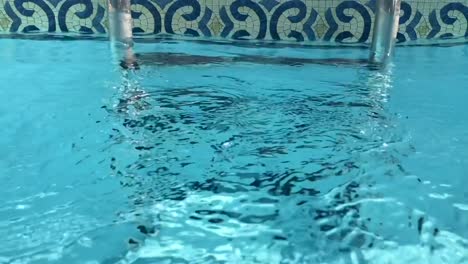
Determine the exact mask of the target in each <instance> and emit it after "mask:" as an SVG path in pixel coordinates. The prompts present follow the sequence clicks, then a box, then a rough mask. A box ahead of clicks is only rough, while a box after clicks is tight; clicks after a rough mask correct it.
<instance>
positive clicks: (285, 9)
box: [0, 0, 468, 43]
mask: <svg viewBox="0 0 468 264" xmlns="http://www.w3.org/2000/svg"><path fill="white" fill-rule="evenodd" d="M375 2H376V0H131V3H132V18H133V23H134V27H133V31H134V33H135V35H138V34H178V35H189V36H203V37H214V38H229V39H257V40H283V41H299V42H302V41H331V42H340V43H366V42H369V41H370V40H371V38H372V29H373V20H374V12H375ZM106 7H107V3H106V0H0V32H23V33H28V32H37V31H43V32H73V33H81V34H96V33H106V32H107V27H108V26H107V25H108V22H107V10H106ZM401 10H402V13H401V19H400V29H399V33H398V36H397V38H398V41H399V42H406V41H411V40H417V39H447V38H457V37H468V0H463V1H456V0H412V1H410V0H407V1H403V2H402V6H401Z"/></svg>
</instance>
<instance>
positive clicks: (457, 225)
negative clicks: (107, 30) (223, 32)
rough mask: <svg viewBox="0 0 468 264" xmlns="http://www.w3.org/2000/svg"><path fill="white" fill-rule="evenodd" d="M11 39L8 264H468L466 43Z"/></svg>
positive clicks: (6, 103)
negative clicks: (131, 63)
mask: <svg viewBox="0 0 468 264" xmlns="http://www.w3.org/2000/svg"><path fill="white" fill-rule="evenodd" d="M0 46H1V47H2V49H1V50H0V61H1V62H2V65H4V67H3V68H2V70H1V71H0V79H1V80H2V83H3V84H2V89H0V97H1V98H3V103H2V104H1V105H0V126H1V128H2V129H1V137H0V182H1V183H2V191H1V199H0V236H1V238H2V239H1V240H0V263H105V264H108V263H269V264H270V263H271V264H274V263H282V264H283V263H468V255H467V253H466V252H468V228H466V227H467V226H468V191H467V189H466V186H467V178H466V175H467V173H468V111H467V109H466V98H468V90H467V89H466V85H465V84H466V83H467V82H468V74H467V73H466V71H465V69H467V66H468V60H467V58H468V46H454V47H413V48H409V47H408V48H405V47H400V48H399V49H397V54H396V57H395V59H394V63H393V65H392V66H391V67H389V69H387V70H380V71H376V70H372V69H368V68H367V67H365V66H364V65H362V63H361V62H360V61H356V59H365V58H366V57H367V53H368V51H367V50H366V49H349V48H347V49H340V48H328V49H317V48H316V49H311V48H298V47H294V48H292V47H285V46H283V47H281V48H275V47H255V48H253V47H248V46H246V47H243V46H236V45H228V44H226V43H224V44H222V45H221V44H215V43H193V42H177V41H167V42H161V43H153V44H149V43H146V44H143V43H138V44H137V45H136V47H135V48H136V52H137V53H139V54H141V55H140V58H142V61H141V66H140V67H141V69H140V70H138V71H135V72H132V71H129V72H126V71H122V70H121V69H120V68H119V67H118V65H117V63H116V62H115V61H114V59H113V55H112V53H111V51H110V49H109V44H108V43H107V42H105V41H91V40H88V41H52V40H51V41H33V40H9V39H0ZM155 52H157V53H159V54H166V55H167V54H168V53H170V54H172V53H185V55H184V58H185V59H184V60H182V59H181V58H180V57H173V56H172V57H171V56H170V57H169V58H168V57H167V56H166V57H165V58H166V60H165V62H164V63H158V62H155V61H154V59H155V58H161V55H158V56H159V57H158V56H156V55H155ZM150 53H152V54H150ZM207 57H209V58H213V57H216V58H218V59H216V60H214V61H213V59H207ZM240 57H242V58H244V59H241V60H239V59H235V58H240ZM143 58H145V59H144V60H143ZM167 58H168V59H167ZM174 58H176V59H174ZM220 58H221V59H220ZM337 58H339V60H336V59H337ZM152 59H153V61H152ZM307 59H310V60H308V62H314V63H304V61H307ZM349 60H352V61H351V62H350V61H349ZM294 61H296V63H292V62H294ZM298 61H299V62H300V63H297V62H298ZM345 62H346V63H345ZM290 64H293V65H294V66H291V65H290ZM327 64H328V65H327Z"/></svg>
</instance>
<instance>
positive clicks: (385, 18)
mask: <svg viewBox="0 0 468 264" xmlns="http://www.w3.org/2000/svg"><path fill="white" fill-rule="evenodd" d="M107 1H108V8H109V29H110V30H109V37H110V40H111V43H112V47H113V48H116V47H118V46H123V49H122V48H120V49H119V51H120V52H121V51H123V52H124V55H123V57H124V58H123V63H124V64H125V65H129V66H130V67H131V66H132V65H136V59H135V57H134V55H133V51H132V46H133V35H132V17H131V10H130V0H107ZM400 4H401V0H376V8H375V19H374V32H373V37H372V42H371V46H370V57H369V61H370V63H372V64H377V65H385V64H387V63H388V61H389V60H390V58H391V57H392V54H393V50H394V46H395V42H396V36H397V32H398V24H399V18H400Z"/></svg>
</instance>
